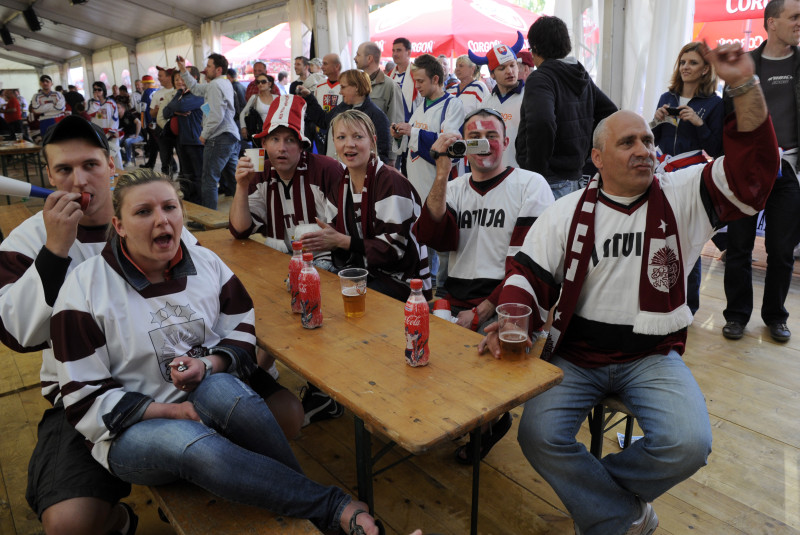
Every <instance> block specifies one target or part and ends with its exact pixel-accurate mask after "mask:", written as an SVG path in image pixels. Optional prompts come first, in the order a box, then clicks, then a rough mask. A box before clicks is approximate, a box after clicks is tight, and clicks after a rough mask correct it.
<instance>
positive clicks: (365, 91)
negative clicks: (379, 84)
mask: <svg viewBox="0 0 800 535" xmlns="http://www.w3.org/2000/svg"><path fill="white" fill-rule="evenodd" d="M339 80H344V82H345V83H346V84H347V85H352V86H355V88H356V91H358V94H359V96H362V97H365V96H367V95H369V94H370V92H371V91H372V82H370V80H369V75H367V73H365V72H364V71H359V70H357V69H350V70H349V71H344V72H343V73H342V74H340V75H339Z"/></svg>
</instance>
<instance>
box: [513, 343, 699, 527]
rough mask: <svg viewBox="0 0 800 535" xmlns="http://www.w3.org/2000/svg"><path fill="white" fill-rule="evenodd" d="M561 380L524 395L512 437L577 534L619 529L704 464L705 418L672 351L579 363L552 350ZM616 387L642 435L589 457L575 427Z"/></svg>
mask: <svg viewBox="0 0 800 535" xmlns="http://www.w3.org/2000/svg"><path fill="white" fill-rule="evenodd" d="M552 363H553V364H555V365H556V366H558V367H560V368H561V369H562V370H564V380H563V381H562V382H561V384H559V385H557V386H555V387H554V388H552V389H550V390H548V391H546V392H544V393H542V394H540V395H539V396H537V397H535V398H533V399H531V400H530V401H528V402H527V403H525V410H524V411H523V414H522V419H521V420H520V424H519V436H518V440H519V443H520V446H522V452H523V453H524V454H525V457H527V459H528V461H529V462H530V463H531V465H532V466H533V468H534V469H535V470H536V471H537V472H538V473H539V474H540V475H541V476H542V477H544V479H545V480H546V481H547V482H548V483H549V484H550V485H551V486H552V487H553V489H554V490H555V491H556V493H557V494H558V496H559V498H561V500H562V501H563V502H564V505H565V506H566V507H567V509H568V510H569V512H570V514H571V515H572V518H573V520H574V521H575V522H576V523H577V524H578V526H579V527H580V529H581V533H583V534H584V535H621V534H623V533H625V532H626V531H627V530H628V528H630V526H631V524H632V523H633V521H634V520H636V518H637V517H638V516H639V514H640V511H639V506H638V502H637V497H639V498H640V499H642V500H644V501H648V502H650V501H653V500H655V499H656V498H657V497H658V496H660V495H661V494H663V493H664V492H666V491H667V490H669V489H670V488H671V487H673V486H674V485H676V484H677V483H680V482H681V481H683V480H685V479H686V478H688V477H689V476H691V475H692V474H694V473H695V472H696V471H697V470H698V469H700V468H701V467H702V466H704V465H705V464H706V459H707V458H708V454H709V453H710V452H711V425H710V422H709V418H708V412H707V411H706V404H705V400H704V399H703V394H702V393H701V392H700V387H698V386H697V382H696V381H695V380H694V377H693V376H692V374H691V372H690V371H689V368H687V367H686V365H685V364H684V362H683V360H682V359H681V357H680V356H679V355H678V354H677V353H676V352H674V351H671V352H670V353H669V354H667V355H652V356H649V357H645V358H643V359H640V360H636V361H633V362H629V363H623V364H612V365H608V366H603V367H600V368H581V367H578V366H575V365H574V364H571V363H570V362H568V361H566V360H564V359H562V358H560V357H558V356H556V357H554V358H553V360H552ZM612 393H616V394H617V395H619V397H620V398H621V399H622V401H623V402H625V405H627V406H628V408H629V409H631V411H632V412H633V414H634V416H635V417H636V420H637V421H638V423H639V426H640V427H641V428H642V430H643V431H644V438H643V439H641V440H638V441H636V442H634V443H633V444H632V445H631V446H629V447H628V448H626V449H624V450H622V452H620V453H616V454H611V455H606V456H605V457H604V458H603V459H602V460H598V459H596V458H595V457H594V456H593V455H592V454H591V453H589V452H588V451H587V449H586V447H585V446H584V445H583V444H581V443H579V442H577V441H576V440H575V435H576V434H577V432H578V429H579V428H580V426H581V423H582V422H583V421H584V420H586V417H587V415H588V413H589V411H590V409H591V408H592V407H593V406H594V405H595V404H597V402H598V401H600V400H601V399H602V398H603V397H605V396H606V395H607V394H612Z"/></svg>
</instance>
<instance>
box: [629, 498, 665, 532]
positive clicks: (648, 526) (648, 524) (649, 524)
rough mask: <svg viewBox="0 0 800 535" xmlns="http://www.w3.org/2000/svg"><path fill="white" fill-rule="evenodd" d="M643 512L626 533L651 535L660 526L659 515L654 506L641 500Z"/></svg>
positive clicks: (640, 504)
mask: <svg viewBox="0 0 800 535" xmlns="http://www.w3.org/2000/svg"><path fill="white" fill-rule="evenodd" d="M639 506H640V507H641V511H642V514H641V516H639V519H638V520H636V522H634V523H633V524H631V527H630V528H629V529H628V531H626V532H625V535H651V534H652V533H653V532H654V531H655V530H656V528H657V527H658V516H657V515H656V510H655V509H653V506H652V505H650V504H649V503H647V502H643V501H641V500H640V501H639Z"/></svg>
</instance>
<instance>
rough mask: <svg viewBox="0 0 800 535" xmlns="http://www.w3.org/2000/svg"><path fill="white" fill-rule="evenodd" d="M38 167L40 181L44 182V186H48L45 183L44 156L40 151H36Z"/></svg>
mask: <svg viewBox="0 0 800 535" xmlns="http://www.w3.org/2000/svg"><path fill="white" fill-rule="evenodd" d="M36 169H37V171H38V172H39V181H40V182H41V184H42V187H43V188H46V187H47V185H46V184H45V183H44V172H43V171H42V157H41V156H40V155H39V153H38V152H37V153H36Z"/></svg>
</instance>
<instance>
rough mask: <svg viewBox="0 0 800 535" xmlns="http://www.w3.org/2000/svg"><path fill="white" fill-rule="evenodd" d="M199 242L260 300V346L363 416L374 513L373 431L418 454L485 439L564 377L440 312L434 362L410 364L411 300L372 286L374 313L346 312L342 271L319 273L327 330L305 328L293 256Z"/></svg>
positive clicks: (250, 244) (216, 235)
mask: <svg viewBox="0 0 800 535" xmlns="http://www.w3.org/2000/svg"><path fill="white" fill-rule="evenodd" d="M197 238H198V240H199V241H200V244H201V245H203V246H205V247H208V248H209V249H211V250H212V251H214V252H215V253H217V254H218V255H219V256H220V258H222V260H223V261H224V262H225V263H226V264H227V265H228V266H229V267H230V268H231V269H232V270H233V272H234V273H235V274H236V275H237V276H238V277H239V279H240V280H241V281H242V283H243V284H244V286H245V287H246V288H247V290H248V292H249V293H250V295H251V297H252V298H253V302H254V304H255V312H256V335H257V338H258V343H259V345H260V346H261V347H263V348H264V349H266V350H267V351H269V352H270V353H272V354H273V355H274V356H275V357H276V358H277V359H279V360H280V361H281V362H283V363H284V364H285V365H286V366H288V367H289V368H291V369H292V370H294V371H295V372H297V373H298V374H299V375H301V376H302V377H303V378H305V379H307V380H308V381H310V382H311V383H312V384H314V385H316V386H317V387H319V388H320V389H321V390H323V391H324V392H326V393H327V394H329V395H330V396H331V397H332V398H333V399H334V400H336V401H337V402H339V403H341V404H343V405H344V406H345V407H346V408H347V409H349V410H350V411H351V412H352V413H353V414H354V416H355V427H356V437H355V439H356V459H357V467H356V468H357V473H358V493H359V498H360V499H362V500H364V501H366V502H367V503H368V504H369V506H370V509H371V510H372V509H373V504H374V501H373V496H372V476H373V472H372V468H373V462H374V461H373V458H372V452H371V433H379V434H380V435H383V436H385V437H387V438H388V439H389V440H390V441H391V442H392V443H393V444H397V445H399V446H400V447H402V448H403V449H405V450H406V451H408V452H410V453H412V454H421V453H424V452H426V451H428V450H429V449H430V448H432V447H434V446H435V445H437V444H439V443H441V442H443V441H449V440H453V439H456V438H458V437H460V436H462V435H464V434H466V433H471V440H475V441H479V438H480V432H479V430H480V426H481V425H482V424H484V423H487V422H491V421H493V420H494V419H495V418H497V417H498V416H500V415H502V414H503V413H504V412H506V411H508V410H509V409H512V408H514V407H516V406H518V405H520V404H521V403H524V402H525V401H527V400H528V399H530V398H532V397H534V396H535V395H537V394H539V393H541V392H543V391H545V390H547V389H549V388H551V387H553V386H555V385H556V384H558V383H559V382H560V381H561V379H562V377H563V373H562V371H561V370H560V369H559V368H557V367H555V366H553V365H551V364H549V363H547V362H544V361H542V360H540V359H539V358H538V357H529V358H527V359H525V360H522V361H516V362H512V361H505V360H496V359H494V358H492V357H491V356H486V355H478V352H477V349H476V348H477V344H478V342H479V341H480V340H481V336H480V335H478V334H477V333H474V332H472V331H469V330H467V329H464V328H462V327H459V326H457V325H454V324H452V323H450V322H448V321H445V320H442V319H440V318H437V317H435V316H433V315H431V320H430V347H431V358H430V364H429V365H428V366H425V367H422V368H411V367H409V366H408V365H407V364H406V362H405V356H404V352H405V347H406V340H405V334H404V327H403V326H404V312H403V303H400V302H398V301H396V300H394V299H391V298H389V297H387V296H385V295H382V294H380V293H377V292H373V291H370V292H368V294H367V303H366V314H365V315H364V316H363V317H361V318H345V316H344V310H343V305H342V299H341V293H340V288H339V281H338V277H336V275H334V274H332V273H328V272H321V273H320V276H321V284H322V311H323V318H324V323H323V326H322V328H319V329H314V330H307V329H303V328H302V327H301V325H300V317H299V315H296V314H293V313H292V312H291V309H290V306H289V303H290V300H289V294H288V292H287V291H286V284H285V282H284V281H285V279H286V277H287V271H288V265H289V256H288V255H285V254H283V253H280V252H278V251H275V250H274V249H271V248H269V247H267V246H264V245H261V244H259V243H256V242H254V241H252V240H236V239H234V238H233V237H232V236H231V235H230V233H229V232H228V231H227V230H216V231H209V232H202V233H198V234H197ZM478 444H479V442H478ZM479 449H480V448H479V446H478V447H476V448H475V456H474V458H473V494H472V496H473V497H472V533H476V532H477V506H478V480H479V467H480V457H479ZM384 453H385V452H384ZM381 455H382V453H381V454H379V455H378V456H377V457H380V456H381ZM375 460H377V458H376V459H375Z"/></svg>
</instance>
